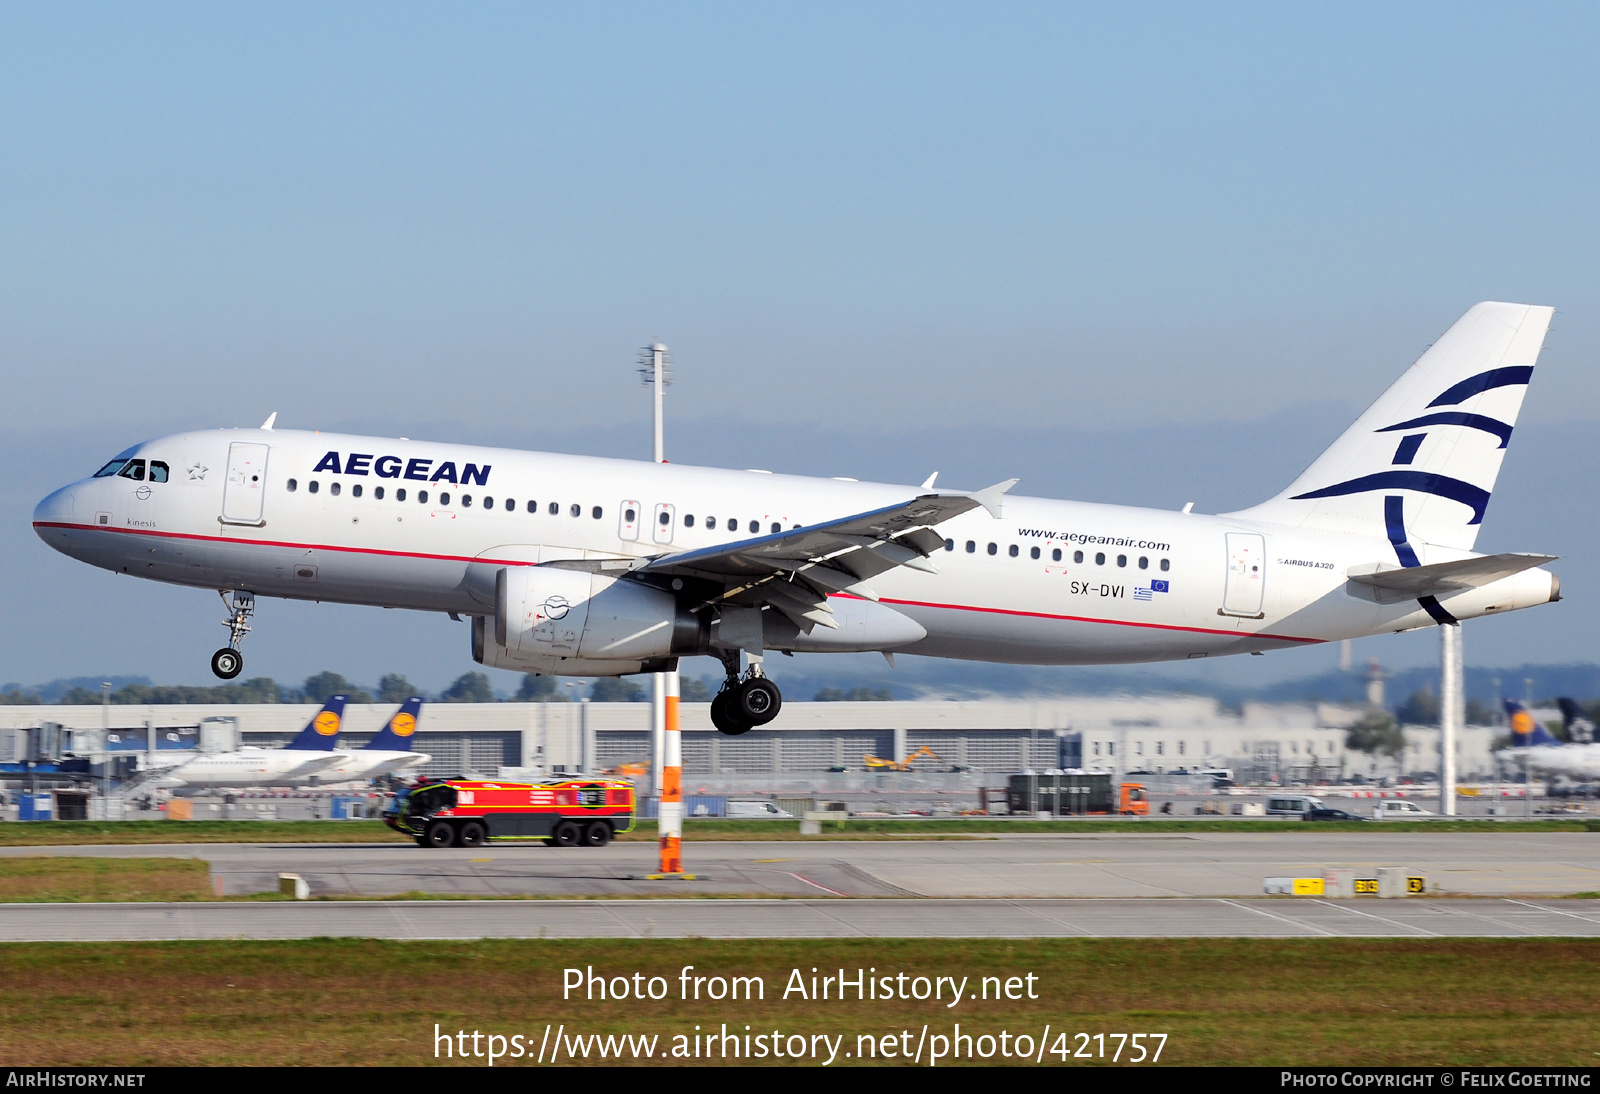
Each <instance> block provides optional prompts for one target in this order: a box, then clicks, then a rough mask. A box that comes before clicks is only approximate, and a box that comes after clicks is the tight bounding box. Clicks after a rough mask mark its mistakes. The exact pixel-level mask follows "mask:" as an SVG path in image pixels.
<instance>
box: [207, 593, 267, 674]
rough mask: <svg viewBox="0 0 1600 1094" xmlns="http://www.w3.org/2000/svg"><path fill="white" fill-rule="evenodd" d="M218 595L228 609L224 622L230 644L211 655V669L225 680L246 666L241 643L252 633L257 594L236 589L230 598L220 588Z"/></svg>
mask: <svg viewBox="0 0 1600 1094" xmlns="http://www.w3.org/2000/svg"><path fill="white" fill-rule="evenodd" d="M217 595H218V596H220V597H222V603H223V604H224V605H226V606H227V609H228V618H227V620H226V621H225V622H224V623H223V624H222V625H223V626H224V627H227V628H228V644H227V645H226V646H224V647H222V649H220V650H218V651H217V652H216V653H214V654H212V655H211V671H212V672H214V673H216V674H217V676H219V677H220V678H222V679H224V680H232V679H233V678H234V677H235V676H238V675H239V673H240V671H241V670H242V669H243V668H244V654H242V653H240V652H239V644H240V643H241V642H243V641H244V636H245V635H247V634H249V633H250V617H251V616H253V615H255V612H256V594H255V593H251V592H245V591H244V590H243V589H235V590H234V592H233V597H232V599H229V596H228V593H226V592H225V591H223V590H222V589H218V590H217Z"/></svg>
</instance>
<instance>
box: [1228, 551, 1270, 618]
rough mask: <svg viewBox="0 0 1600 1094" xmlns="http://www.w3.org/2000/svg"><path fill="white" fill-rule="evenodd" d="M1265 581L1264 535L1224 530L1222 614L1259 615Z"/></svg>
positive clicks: (1251, 616) (1252, 616)
mask: <svg viewBox="0 0 1600 1094" xmlns="http://www.w3.org/2000/svg"><path fill="white" fill-rule="evenodd" d="M1266 584H1267V537H1266V536H1262V535H1257V534H1256V533H1254V532H1229V533H1228V583H1227V586H1226V587H1225V588H1224V590H1223V593H1222V614H1223V615H1241V616H1245V617H1246V618H1249V619H1259V618H1261V614H1262V613H1261V603H1262V593H1263V592H1264V591H1265V589H1266Z"/></svg>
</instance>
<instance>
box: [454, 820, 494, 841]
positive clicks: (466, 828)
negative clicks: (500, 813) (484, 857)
mask: <svg viewBox="0 0 1600 1094" xmlns="http://www.w3.org/2000/svg"><path fill="white" fill-rule="evenodd" d="M456 842H457V843H459V844H461V846H463V847H482V846H483V845H484V844H486V843H488V842H489V833H487V832H485V831H484V830H483V825H481V824H479V823H477V822H476V821H468V822H467V823H466V824H463V825H462V826H461V831H459V832H457V833H456Z"/></svg>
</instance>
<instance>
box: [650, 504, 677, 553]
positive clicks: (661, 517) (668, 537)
mask: <svg viewBox="0 0 1600 1094" xmlns="http://www.w3.org/2000/svg"><path fill="white" fill-rule="evenodd" d="M677 522H678V514H677V512H676V511H675V507H674V506H671V505H666V504H661V505H657V506H656V519H655V523H654V524H652V525H651V526H650V527H651V530H652V533H653V534H654V536H655V541H656V542H657V543H671V542H672V529H673V526H674V525H675V524H677Z"/></svg>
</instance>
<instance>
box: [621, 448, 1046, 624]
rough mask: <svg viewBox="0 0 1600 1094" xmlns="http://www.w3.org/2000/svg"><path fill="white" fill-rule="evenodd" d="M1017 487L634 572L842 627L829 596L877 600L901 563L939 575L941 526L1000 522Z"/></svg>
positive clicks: (948, 497)
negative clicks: (715, 589) (1004, 501)
mask: <svg viewBox="0 0 1600 1094" xmlns="http://www.w3.org/2000/svg"><path fill="white" fill-rule="evenodd" d="M1016 484H1017V480H1016V479H1008V480H1007V481H1005V482H1002V483H997V484H995V485H994V486H991V487H989V488H988V489H987V490H977V491H972V492H957V491H937V492H930V493H926V494H919V495H918V496H916V497H914V498H912V499H911V500H909V501H905V502H901V503H900V504H898V505H889V506H885V507H884V508H882V509H874V510H871V511H870V512H866V513H856V514H854V515H852V516H847V517H840V518H838V519H837V520H830V521H824V522H823V523H821V524H813V525H809V526H807V527H803V528H792V529H790V530H789V531H787V532H777V533H774V534H772V535H766V536H756V537H754V538H751V539H742V540H735V541H734V542H732V543H725V544H721V545H719V546H716V547H703V548H701V549H699V550H696V551H684V552H681V553H679V554H672V555H664V556H662V557H661V558H657V559H654V560H652V561H651V562H649V563H647V564H645V565H644V566H642V567H639V568H638V569H636V570H635V571H634V572H635V573H640V574H646V573H650V574H664V575H671V576H675V577H690V578H698V579H700V580H703V581H710V582H715V583H718V584H720V585H722V586H723V587H724V591H723V593H722V595H720V596H717V597H714V598H713V599H714V600H715V601H718V602H721V601H726V602H730V603H736V604H745V605H752V606H754V605H760V604H768V605H770V606H772V607H774V608H777V609H779V610H780V611H782V612H783V613H784V614H785V615H787V616H788V617H789V618H790V619H792V620H794V622H795V624H796V626H798V627H800V628H801V629H802V630H804V631H806V632H808V633H809V632H810V630H811V628H812V627H813V626H815V625H818V624H820V625H822V626H825V627H830V628H836V627H837V625H836V624H835V623H834V622H833V620H832V618H831V616H832V614H833V612H832V609H830V608H829V607H828V605H827V598H828V594H829V593H834V592H845V593H850V594H851V595H853V596H859V597H863V598H865V599H867V600H877V599H878V594H877V593H875V592H873V591H872V588H871V586H870V585H868V584H867V581H868V580H869V579H870V578H872V577H874V576H876V575H877V574H881V573H883V572H885V571H887V570H892V569H894V568H895V567H897V566H909V567H910V568H912V569H914V570H922V571H924V572H927V573H938V572H939V571H938V570H937V569H936V568H935V567H934V565H933V563H932V562H931V561H929V558H928V556H929V555H931V554H932V553H933V552H934V551H936V550H938V549H939V548H941V547H943V546H944V537H943V536H942V535H940V534H939V533H938V532H936V531H934V530H933V529H934V526H935V525H938V524H941V523H943V522H944V521H947V520H949V519H950V518H952V517H957V516H960V515H961V514H962V513H968V512H971V511H972V510H974V509H978V508H983V509H987V510H988V511H989V512H990V513H991V514H992V515H993V516H994V517H995V518H996V519H998V518H999V516H1000V512H1001V498H1002V496H1003V495H1004V494H1005V493H1006V491H1008V490H1010V489H1011V488H1012V487H1013V486H1015V485H1016Z"/></svg>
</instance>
